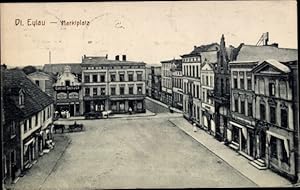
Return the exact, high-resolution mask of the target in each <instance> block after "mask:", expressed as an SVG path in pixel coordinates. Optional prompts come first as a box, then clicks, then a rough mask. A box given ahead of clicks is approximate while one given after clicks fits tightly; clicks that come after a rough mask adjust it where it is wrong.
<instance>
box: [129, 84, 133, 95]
mask: <svg viewBox="0 0 300 190" xmlns="http://www.w3.org/2000/svg"><path fill="white" fill-rule="evenodd" d="M129 94H133V87H132V86H130V87H129Z"/></svg>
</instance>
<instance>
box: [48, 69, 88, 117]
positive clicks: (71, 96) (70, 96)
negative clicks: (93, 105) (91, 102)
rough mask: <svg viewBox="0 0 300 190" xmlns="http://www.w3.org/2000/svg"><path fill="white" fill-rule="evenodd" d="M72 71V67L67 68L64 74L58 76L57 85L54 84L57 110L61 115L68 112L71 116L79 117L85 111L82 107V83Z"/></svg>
mask: <svg viewBox="0 0 300 190" xmlns="http://www.w3.org/2000/svg"><path fill="white" fill-rule="evenodd" d="M71 69H72V68H71V67H70V66H65V68H64V71H63V73H61V74H58V76H57V80H56V83H54V84H53V87H52V88H53V89H54V99H55V110H56V111H58V112H59V113H61V112H62V111H68V112H69V113H70V116H78V115H81V112H82V109H83V108H82V107H80V103H81V102H82V91H81V82H80V81H79V80H78V77H77V76H76V75H75V74H73V73H72V72H71ZM80 110H81V111H80Z"/></svg>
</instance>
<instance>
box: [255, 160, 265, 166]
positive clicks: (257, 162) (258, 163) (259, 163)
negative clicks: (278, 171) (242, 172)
mask: <svg viewBox="0 0 300 190" xmlns="http://www.w3.org/2000/svg"><path fill="white" fill-rule="evenodd" d="M254 162H255V163H256V164H257V165H259V166H261V167H265V166H266V164H265V163H262V162H260V161H258V160H254Z"/></svg>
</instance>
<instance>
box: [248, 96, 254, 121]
mask: <svg viewBox="0 0 300 190" xmlns="http://www.w3.org/2000/svg"><path fill="white" fill-rule="evenodd" d="M252 109H253V107H252V102H251V100H248V116H250V117H252V116H253V110H252Z"/></svg>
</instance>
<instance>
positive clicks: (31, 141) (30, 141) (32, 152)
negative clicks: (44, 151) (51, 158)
mask: <svg viewBox="0 0 300 190" xmlns="http://www.w3.org/2000/svg"><path fill="white" fill-rule="evenodd" d="M37 145H38V144H37V143H36V138H35V137H33V136H30V137H28V138H26V139H25V140H24V141H23V154H24V156H23V168H24V169H29V168H31V166H32V164H33V162H34V161H36V160H37V157H38V155H37V152H38V150H37V148H38V146H37Z"/></svg>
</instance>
